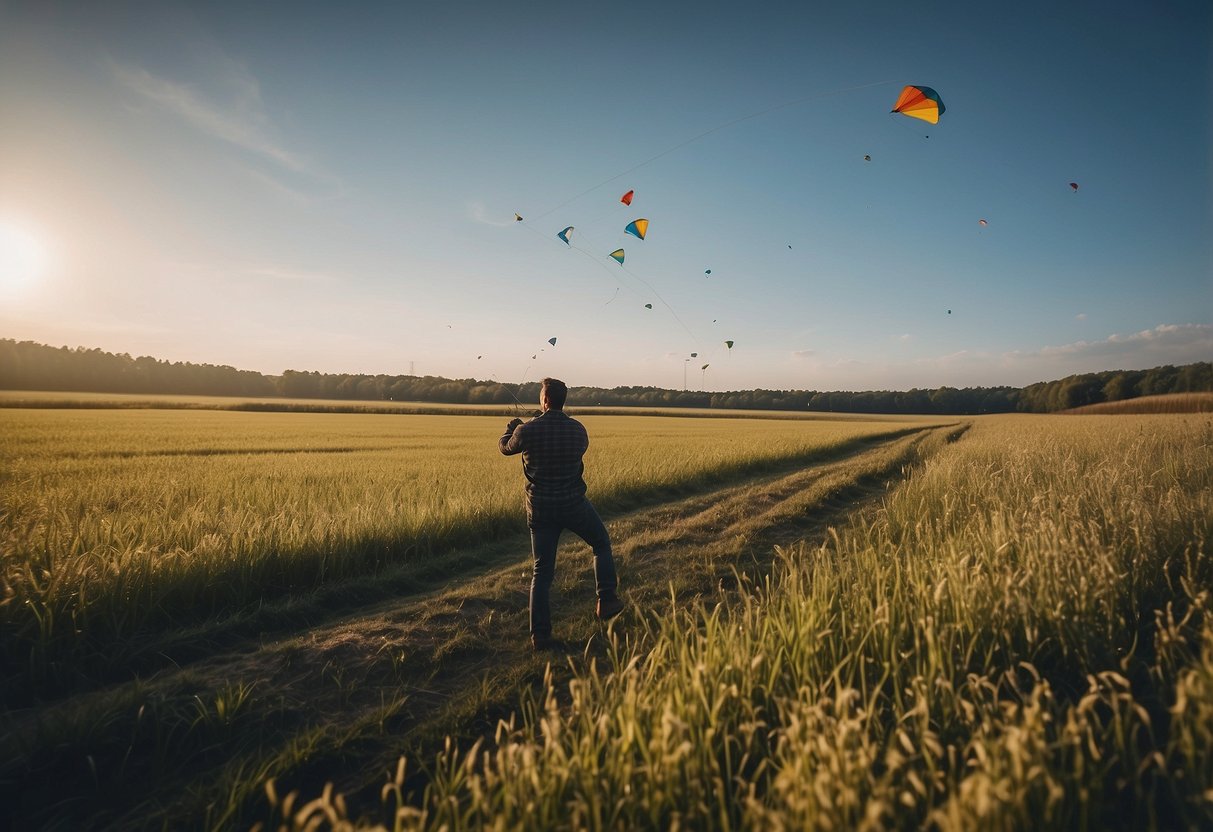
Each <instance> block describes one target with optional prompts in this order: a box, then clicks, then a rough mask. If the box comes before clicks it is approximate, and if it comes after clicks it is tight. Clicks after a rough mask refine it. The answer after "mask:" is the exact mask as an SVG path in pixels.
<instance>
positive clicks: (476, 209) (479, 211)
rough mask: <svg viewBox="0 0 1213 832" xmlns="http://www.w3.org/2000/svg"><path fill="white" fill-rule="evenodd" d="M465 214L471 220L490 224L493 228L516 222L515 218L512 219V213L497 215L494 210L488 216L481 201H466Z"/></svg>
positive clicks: (508, 225) (507, 225) (504, 226)
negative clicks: (491, 214)
mask: <svg viewBox="0 0 1213 832" xmlns="http://www.w3.org/2000/svg"><path fill="white" fill-rule="evenodd" d="M467 215H468V219H470V220H472V221H473V222H478V223H480V224H482V225H491V226H493V227H494V228H509V227H510V226H511V225H513V224H514V223H515V222H517V220H515V219H514V215H513V214H510V215H509V216H504V215H503V216H501V217H498V216H497V214H496V212H494V214H493V216H491V217H490V216H489V213H488V209H487V208H486V207H485V205H484V203H483V202H470V203H468V207H467Z"/></svg>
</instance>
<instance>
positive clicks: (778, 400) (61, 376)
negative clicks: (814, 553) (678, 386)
mask: <svg viewBox="0 0 1213 832" xmlns="http://www.w3.org/2000/svg"><path fill="white" fill-rule="evenodd" d="M0 389H4V390H46V391H52V390H53V391H73V392H94V393H144V394H177V395H198V396H252V397H283V398H299V399H330V400H359V401H388V400H392V401H410V402H432V403H443V404H511V403H513V402H514V401H515V398H517V399H518V400H520V401H522V402H535V401H537V400H538V398H539V383H538V382H537V381H535V382H530V383H527V384H523V385H521V386H519V385H505V384H500V383H498V382H496V381H481V380H477V379H471V378H464V379H449V378H442V377H440V376H411V375H362V374H356V373H318V372H305V371H298V370H286V371H285V372H283V374H282V375H280V376H268V375H264V374H262V373H258V372H255V371H252V370H237V369H236V368H234V367H228V366H218V365H214V364H192V363H189V362H169V361H161V360H159V359H156V358H152V357H150V356H139V357H137V358H132V357H131V356H130V355H128V354H126V353H117V354H116V353H111V352H105V351H104V350H101V349H96V348H93V349H87V348H85V347H75V348H69V347H66V346H65V347H51V346H47V345H45V344H39V343H36V342H33V341H15V340H13V339H7V338H4V339H0ZM1201 392H1213V363H1211V362H1207V361H1206V362H1197V363H1195V364H1185V365H1183V366H1178V367H1176V366H1172V365H1165V366H1161V367H1154V368H1152V369H1149V370H1106V371H1103V372H1098V373H1082V374H1077V375H1071V376H1066V377H1065V378H1062V379H1057V380H1055V381H1042V382H1038V383H1036V384H1030V385H1028V386H1027V387H964V388H956V387H939V388H937V389H934V390H926V389H918V388H915V389H911V390H900V391H898V390H868V391H861V392H852V391H840V390H835V391H818V390H763V389H756V390H732V391H724V392H703V391H693V390H692V391H684V390H667V389H662V388H659V387H613V388H609V389H608V388H601V387H572V388H570V390H569V405H570V406H577V405H581V406H589V405H602V406H644V407H698V408H740V409H755V410H810V411H818V412H835V413H907V414H909V413H925V414H957V415H961V414H977V413H1009V412H1015V411H1020V412H1027V413H1051V412H1056V411H1060V410H1069V409H1071V408H1075V407H1083V406H1086V405H1091V404H1099V403H1102V402H1114V401H1123V400H1126V399H1133V398H1138V397H1140V396H1153V395H1161V394H1166V393H1201Z"/></svg>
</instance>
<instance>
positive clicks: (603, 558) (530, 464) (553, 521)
mask: <svg viewBox="0 0 1213 832" xmlns="http://www.w3.org/2000/svg"><path fill="white" fill-rule="evenodd" d="M553 340H554V339H553ZM568 392H569V389H568V387H567V386H565V383H564V382H563V381H560V380H559V379H554V378H545V379H544V380H543V386H542V387H541V388H540V391H539V407H540V409H541V410H542V411H543V412H542V413H540V415H539V416H537V417H535V418H534V419H532V420H530V421H529V422H525V423H524V422H523V421H522V420H521V419H511V420H510V422H509V424H508V425H506V427H505V433H504V434H503V435H502V437H501V439H500V440H498V447H499V449H500V450H501V453H503V454H505V455H506V456H513V455H514V454H519V453H520V454H522V472H523V474H525V475H526V516H527V525H528V526H529V527H530V529H531V554H532V555H533V556H534V559H535V569H534V572H533V574H532V576H531V602H530V607H531V646H532V647H534V648H535V649H536V650H545V649H549V648H551V647H553V646H555V643H554V642H553V641H552V615H551V609H550V606H549V593H550V591H551V588H552V578H553V577H554V575H555V573H556V546H557V544H559V542H560V534H561V532H563V531H564V530H565V529H568V530H569V531H571V532H573V533H574V534H576V535H577V536H578V537H580V538H581V539H582V540H584V541H585V542H586V543H588V544H589V545H590V548H592V549H593V550H594V582H595V584H596V585H597V592H598V607H597V610H596V613H597V616H598V618H599V619H601V620H602V621H609V620H610V619H612V618H614V617H615V616H617V615H619V613H621V612H623V602H622V601H620V600H619V597H618V596H617V595H616V594H615V588H616V584H617V581H616V577H615V558H614V556H613V555H612V553H611V538H610V535H609V534H608V533H607V530H606V526H604V525H603V524H602V519H601V518H599V516H598V512H597V511H595V510H594V506H593V505H592V504H591V503H590V501H589V500H587V499H586V497H585V491H586V486H585V479H583V477H582V474H583V473H584V470H585V466H584V465H583V464H582V462H581V458H582V456H583V455H584V454H585V452H586V449H587V448H589V446H590V440H589V436H588V435H587V434H586V432H585V427H583V426H582V424H581V423H580V422H578V421H577V420H576V419H573V418H571V417H570V416H568V415H567V414H566V413H565V412H564V402H565V399H566V398H567V397H568Z"/></svg>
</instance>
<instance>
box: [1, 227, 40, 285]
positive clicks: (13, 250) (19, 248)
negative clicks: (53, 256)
mask: <svg viewBox="0 0 1213 832" xmlns="http://www.w3.org/2000/svg"><path fill="white" fill-rule="evenodd" d="M46 265H47V252H46V245H45V244H44V243H43V242H42V239H41V237H39V236H38V235H37V234H36V233H34V232H33V231H31V230H30V229H29V228H28V227H27V226H23V225H18V224H17V223H15V222H11V221H9V220H6V219H0V288H9V289H15V288H18V287H22V286H28V285H29V284H32V283H36V282H37V281H38V280H39V279H40V278H41V277H42V275H43V274H44V273H45V271H46Z"/></svg>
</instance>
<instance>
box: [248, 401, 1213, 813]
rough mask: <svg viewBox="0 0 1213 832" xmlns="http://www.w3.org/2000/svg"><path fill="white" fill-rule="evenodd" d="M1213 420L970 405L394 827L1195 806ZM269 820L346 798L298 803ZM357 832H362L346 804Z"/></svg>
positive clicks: (1212, 757)
mask: <svg viewBox="0 0 1213 832" xmlns="http://www.w3.org/2000/svg"><path fill="white" fill-rule="evenodd" d="M1211 540H1213V419H1210V418H1209V417H1175V416H1172V417H1136V418H1126V417H1084V418H1074V417H1068V416H1056V417H988V418H983V419H979V420H977V425H976V427H975V428H974V429H973V430H972V431H970V432H969V434H968V435H966V436H965V438H963V439H962V440H961V441H959V442H957V443H955V444H954V445H951V446H949V447H947V448H945V449H944V450H943V451H941V452H940V453H938V454H937V455H935V456H934V457H933V458H931V459H929V460H928V461H927V462H926V463H925V465H924V466H923V468H922V470H921V471H918V472H916V473H915V474H914V475H913V476H912V477H911V479H910V480H909V482H908V483H907V484H906V485H904V486H903V487H902V488H900V489H898V490H897V491H895V492H894V493H893V494H892V495H891V496H890V497H889V498H888V499H887V500H886V501H885V504H884V506H883V510H882V512H880V514H879V515H878V516H876V517H875V518H872V517H859V518H857V519H856V520H855V521H854V522H853V523H851V524H848V525H845V526H843V527H842V528H840V529H838V531H837V532H836V533H835V534H834V535H833V536H832V537H831V538H830V539H829V540H828V541H827V542H826V543H825V544H823V545H821V546H817V547H806V546H794V547H788V548H785V549H783V550H782V559H783V560H782V564H781V566H780V568H778V569H777V570H776V573H775V574H774V576H773V577H772V578H771V579H770V580H769V581H767V582H765V583H764V584H763V585H762V586H759V587H757V588H756V589H754V590H753V591H743V592H742V593H741V594H740V595H739V597H738V598H737V600H736V601H735V602H733V603H715V604H704V605H698V606H694V607H692V608H687V607H685V606H682V605H673V606H672V607H671V608H670V609H669V611H668V613H667V614H666V615H664V616H659V617H656V618H654V619H652V620H651V621H650V622H649V624H648V626H647V628H646V629H645V631H644V632H643V633H641V634H639V636H638V634H637V633H636V632H634V631H633V632H630V633H629V635H628V638H627V639H619V640H617V641H616V643H615V645H614V649H613V651H612V652H611V655H610V656H609V657H608V660H607V661H605V662H604V663H603V664H602V665H597V664H592V665H590V666H589V667H588V668H586V669H583V670H582V671H580V672H579V673H578V674H577V675H576V678H574V679H573V680H572V681H571V682H568V683H567V684H566V683H561V684H555V683H553V684H549V685H548V686H547V688H546V690H545V692H544V693H543V694H542V695H540V696H539V697H537V698H536V699H534V700H530V701H529V702H526V701H524V703H523V706H522V709H521V711H520V716H519V717H518V718H517V719H514V720H509V721H505V722H502V723H501V724H500V725H499V727H498V730H497V731H496V734H495V735H494V736H493V737H492V738H491V741H486V742H480V743H476V744H475V745H473V746H472V747H470V748H467V747H462V748H460V747H452V748H449V749H447V750H446V751H444V752H443V753H442V754H440V755H439V756H438V757H437V759H436V760H435V759H421V760H415V759H414V760H410V761H408V764H409V765H411V766H418V765H419V766H420V767H422V768H423V769H425V770H427V771H428V772H429V774H430V779H429V781H428V786H427V787H426V788H425V790H424V793H423V794H421V795H416V794H414V795H411V796H410V794H409V792H408V788H407V783H408V781H407V770H408V766H406V765H404V764H402V766H401V770H400V771H399V772H398V773H397V775H396V776H395V778H394V779H390V780H389V781H388V783H387V785H386V786H385V788H384V790H383V793H382V797H383V806H382V808H383V814H384V818H383V819H384V821H385V823H386V826H387V827H388V828H394V829H441V828H446V829H456V828H459V829H473V828H494V829H499V830H511V829H517V830H523V829H526V830H533V829H583V828H585V829H616V828H620V829H641V828H644V829H672V828H693V829H709V828H711V829H715V828H719V829H726V828H742V829H746V828H761V829H788V830H792V829H797V830H800V829H837V828H847V829H869V828H870V829H881V828H890V827H892V828H922V827H931V828H938V829H942V830H971V829H986V828H989V829H998V830H1004V829H1005V830H1014V829H1037V828H1047V829H1128V828H1133V829H1139V828H1140V829H1155V828H1157V829H1179V828H1189V829H1196V828H1208V827H1209V826H1210V825H1211V824H1213V719H1211V718H1210V717H1211V715H1213V616H1211V615H1210V605H1211V604H1213V601H1211V598H1213V551H1211V548H1210V542H1211ZM271 802H272V803H273V805H274V806H276V807H277V810H278V815H277V818H276V819H275V822H277V820H279V819H280V820H281V821H282V822H283V823H284V825H285V828H288V829H301V828H307V824H308V823H310V822H313V821H317V820H318V819H319V818H321V817H325V816H328V817H329V818H331V819H333V820H335V821H336V820H339V819H340V818H341V817H342V816H343V814H344V813H343V808H344V804H343V803H342V802H341V801H340V800H338V799H337V798H336V797H334V795H333V794H332V793H331V792H330V793H326V794H324V795H321V796H320V797H319V798H318V799H316V800H315V801H314V802H310V803H308V802H305V801H304V799H303V797H301V798H299V799H296V800H295V801H294V802H293V804H292V808H291V809H290V810H289V811H286V804H285V802H284V801H283V798H282V795H281V793H274V794H272V795H271ZM359 825H362V826H369V825H371V823H370V821H367V820H365V819H364V820H363V822H362V823H361V824H359Z"/></svg>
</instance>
